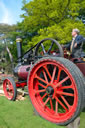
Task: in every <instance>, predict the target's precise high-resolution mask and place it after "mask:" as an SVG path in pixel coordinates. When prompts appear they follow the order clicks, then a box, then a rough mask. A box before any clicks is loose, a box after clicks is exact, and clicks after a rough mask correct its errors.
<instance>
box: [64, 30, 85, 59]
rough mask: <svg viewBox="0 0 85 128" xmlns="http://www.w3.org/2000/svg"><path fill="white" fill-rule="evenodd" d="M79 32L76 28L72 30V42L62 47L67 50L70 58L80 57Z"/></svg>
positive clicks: (81, 40) (80, 39)
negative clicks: (70, 55)
mask: <svg viewBox="0 0 85 128" xmlns="http://www.w3.org/2000/svg"><path fill="white" fill-rule="evenodd" d="M79 33H80V31H79V30H78V29H77V28H76V29H73V30H72V37H73V39H72V41H71V43H69V44H67V45H65V46H64V47H65V48H67V49H68V50H69V51H70V52H71V54H72V57H75V58H79V57H80V56H81V52H82V46H83V36H81V35H79Z"/></svg>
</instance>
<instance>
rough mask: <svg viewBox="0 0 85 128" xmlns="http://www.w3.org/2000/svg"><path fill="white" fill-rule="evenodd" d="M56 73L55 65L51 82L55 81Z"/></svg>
mask: <svg viewBox="0 0 85 128" xmlns="http://www.w3.org/2000/svg"><path fill="white" fill-rule="evenodd" d="M55 73H56V66H54V70H53V74H52V80H51V83H53V81H54V78H55Z"/></svg>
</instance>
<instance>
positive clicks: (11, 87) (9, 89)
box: [3, 77, 17, 100]
mask: <svg viewBox="0 0 85 128" xmlns="http://www.w3.org/2000/svg"><path fill="white" fill-rule="evenodd" d="M3 90H4V94H5V96H6V98H7V99H8V100H15V99H16V96H17V90H16V84H15V82H14V80H13V78H11V77H7V78H5V80H4V81H3Z"/></svg>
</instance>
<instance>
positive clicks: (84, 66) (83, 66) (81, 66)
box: [76, 63, 85, 76]
mask: <svg viewBox="0 0 85 128" xmlns="http://www.w3.org/2000/svg"><path fill="white" fill-rule="evenodd" d="M76 65H77V66H78V68H79V69H80V70H81V72H82V73H83V75H84V76H85V63H77V64H76Z"/></svg>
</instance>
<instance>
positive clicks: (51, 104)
mask: <svg viewBox="0 0 85 128" xmlns="http://www.w3.org/2000/svg"><path fill="white" fill-rule="evenodd" d="M50 106H51V109H52V110H53V103H52V100H51V99H50Z"/></svg>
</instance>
